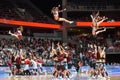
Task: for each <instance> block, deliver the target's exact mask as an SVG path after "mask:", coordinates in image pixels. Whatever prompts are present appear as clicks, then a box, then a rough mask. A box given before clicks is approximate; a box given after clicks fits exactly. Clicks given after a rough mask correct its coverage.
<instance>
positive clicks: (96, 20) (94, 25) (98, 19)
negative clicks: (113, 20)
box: [90, 12, 108, 36]
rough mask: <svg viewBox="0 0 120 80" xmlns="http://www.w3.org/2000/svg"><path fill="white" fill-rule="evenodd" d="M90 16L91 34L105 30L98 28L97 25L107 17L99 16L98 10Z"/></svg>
mask: <svg viewBox="0 0 120 80" xmlns="http://www.w3.org/2000/svg"><path fill="white" fill-rule="evenodd" d="M90 16H91V18H92V35H93V36H96V35H97V34H99V33H101V32H104V31H106V28H100V27H99V25H100V24H101V23H102V22H103V21H105V20H107V19H108V18H107V17H105V16H103V17H100V16H99V12H98V13H97V14H96V15H95V16H93V15H90Z"/></svg>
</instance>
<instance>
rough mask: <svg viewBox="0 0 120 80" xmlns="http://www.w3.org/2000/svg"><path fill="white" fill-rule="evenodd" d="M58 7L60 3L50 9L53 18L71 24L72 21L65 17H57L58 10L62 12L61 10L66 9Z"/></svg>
mask: <svg viewBox="0 0 120 80" xmlns="http://www.w3.org/2000/svg"><path fill="white" fill-rule="evenodd" d="M59 7H60V5H58V6H57V7H53V8H52V10H51V13H52V14H53V16H54V19H55V20H56V21H63V22H67V23H70V24H72V23H73V21H69V20H67V19H65V18H60V17H59V12H63V11H65V10H66V9H63V10H59Z"/></svg>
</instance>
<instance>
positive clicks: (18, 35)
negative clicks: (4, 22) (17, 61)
mask: <svg viewBox="0 0 120 80" xmlns="http://www.w3.org/2000/svg"><path fill="white" fill-rule="evenodd" d="M22 32H23V27H22V26H20V28H17V31H16V32H15V33H12V32H11V31H9V34H10V35H11V36H15V37H16V38H17V39H22V38H23V36H22Z"/></svg>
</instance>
